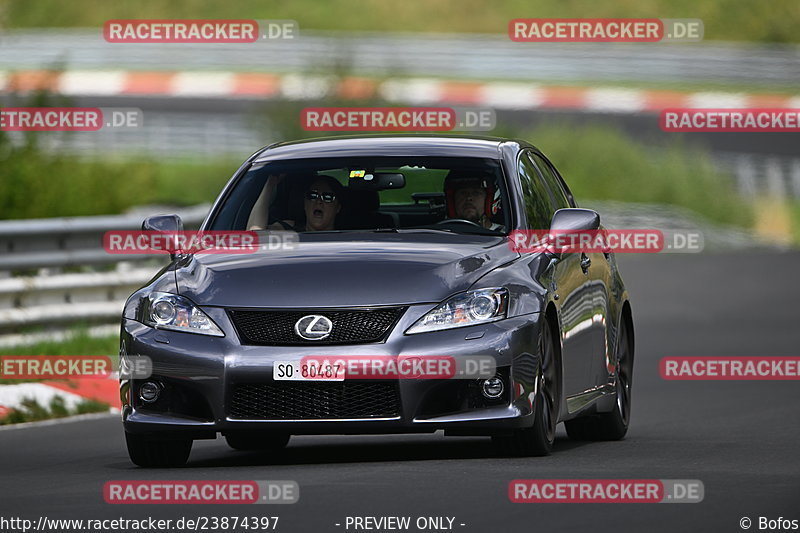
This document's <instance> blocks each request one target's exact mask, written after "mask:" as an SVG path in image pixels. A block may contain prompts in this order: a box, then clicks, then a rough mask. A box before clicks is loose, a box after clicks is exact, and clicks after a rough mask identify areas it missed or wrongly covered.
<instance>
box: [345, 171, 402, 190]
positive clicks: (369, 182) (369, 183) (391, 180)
mask: <svg viewBox="0 0 800 533" xmlns="http://www.w3.org/2000/svg"><path fill="white" fill-rule="evenodd" d="M405 186H406V177H405V176H403V175H402V174H400V173H399V172H374V173H372V174H367V173H365V174H364V175H363V176H351V177H350V183H349V185H348V187H350V188H351V189H369V190H373V191H383V190H386V189H402V188H403V187H405Z"/></svg>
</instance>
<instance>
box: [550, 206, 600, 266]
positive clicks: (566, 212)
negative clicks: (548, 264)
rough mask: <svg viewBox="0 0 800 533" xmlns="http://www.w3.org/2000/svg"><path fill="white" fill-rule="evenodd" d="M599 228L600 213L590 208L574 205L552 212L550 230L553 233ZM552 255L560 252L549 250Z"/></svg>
mask: <svg viewBox="0 0 800 533" xmlns="http://www.w3.org/2000/svg"><path fill="white" fill-rule="evenodd" d="M598 229H600V214H599V213H598V212H597V211H592V210H591V209H580V208H576V207H574V208H573V207H571V208H566V209H559V210H558V211H556V212H555V213H553V219H552V220H551V221H550V231H551V232H555V233H562V234H563V233H573V232H575V233H577V232H579V231H592V230H598ZM550 253H551V255H553V256H554V257H561V253H560V252H550Z"/></svg>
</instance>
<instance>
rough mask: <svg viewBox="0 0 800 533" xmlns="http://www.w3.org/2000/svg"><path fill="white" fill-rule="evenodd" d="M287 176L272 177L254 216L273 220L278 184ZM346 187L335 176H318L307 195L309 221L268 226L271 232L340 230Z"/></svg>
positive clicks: (304, 204)
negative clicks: (270, 211) (342, 202)
mask: <svg viewBox="0 0 800 533" xmlns="http://www.w3.org/2000/svg"><path fill="white" fill-rule="evenodd" d="M283 178H284V176H283V175H281V176H270V177H269V180H268V182H267V187H266V189H265V191H264V194H263V195H262V197H260V198H259V199H258V201H257V202H256V205H255V206H254V207H253V212H254V213H264V214H263V217H264V220H269V209H270V206H271V205H272V202H273V199H274V197H275V191H276V190H277V188H278V184H279V183H280V182H281V181H283ZM343 191H344V187H342V184H341V183H339V181H338V180H337V179H336V178H333V177H331V176H315V177H314V178H313V179H312V180H311V182H310V183H309V184H308V186H307V187H306V189H305V192H304V193H303V211H304V213H305V222H304V223H303V222H302V221H299V220H279V221H277V222H275V223H273V224H270V225H269V226H267V229H269V230H289V231H331V230H335V229H336V215H338V214H339V212H340V211H341V210H342V204H341V197H342V194H343ZM249 229H250V230H261V229H264V226H263V225H260V224H253V225H251V226H250V228H249Z"/></svg>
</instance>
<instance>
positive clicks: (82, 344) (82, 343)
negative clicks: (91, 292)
mask: <svg viewBox="0 0 800 533" xmlns="http://www.w3.org/2000/svg"><path fill="white" fill-rule="evenodd" d="M118 353H119V337H117V336H111V337H90V336H89V335H88V334H86V332H85V331H84V330H81V329H79V328H76V330H75V333H74V335H73V336H72V337H71V338H69V339H67V340H65V341H47V342H38V343H36V344H31V345H28V346H13V347H9V348H0V357H2V356H4V355H109V356H116V355H117V354H118ZM36 381H41V380H38V379H24V380H21V379H0V385H14V384H17V383H25V382H36Z"/></svg>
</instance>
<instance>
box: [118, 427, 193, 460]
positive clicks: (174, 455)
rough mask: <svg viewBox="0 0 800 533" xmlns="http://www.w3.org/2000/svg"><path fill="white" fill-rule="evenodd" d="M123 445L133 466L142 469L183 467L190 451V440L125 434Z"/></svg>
mask: <svg viewBox="0 0 800 533" xmlns="http://www.w3.org/2000/svg"><path fill="white" fill-rule="evenodd" d="M125 443H126V444H127V446H128V456H129V457H130V458H131V461H132V462H133V464H135V465H138V466H141V467H144V468H174V467H178V466H183V465H185V464H186V461H187V460H188V459H189V454H190V453H191V451H192V440H191V439H171V440H168V439H157V438H153V437H147V436H143V435H135V434H132V433H128V432H126V433H125Z"/></svg>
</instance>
